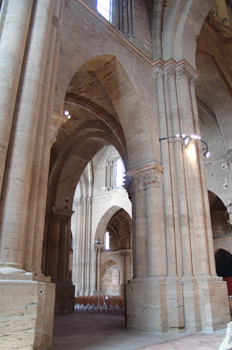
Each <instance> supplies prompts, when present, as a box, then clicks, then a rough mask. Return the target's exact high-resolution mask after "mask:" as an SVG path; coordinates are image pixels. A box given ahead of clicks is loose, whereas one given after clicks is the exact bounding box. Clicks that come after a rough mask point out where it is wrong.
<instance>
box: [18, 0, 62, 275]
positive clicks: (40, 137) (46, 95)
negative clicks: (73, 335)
mask: <svg viewBox="0 0 232 350" xmlns="http://www.w3.org/2000/svg"><path fill="white" fill-rule="evenodd" d="M59 10H60V0H58V1H56V8H55V10H54V16H53V26H52V31H51V37H50V42H49V52H48V61H47V66H46V73H45V80H44V88H43V96H42V108H41V112H40V117H39V122H38V132H37V142H36V157H35V158H34V164H33V171H32V186H31V192H30V197H29V205H28V207H29V214H28V223H27V234H26V242H25V257H24V267H25V269H26V270H27V271H32V270H34V271H35V272H36V273H37V274H40V273H41V245H42V235H43V229H42V227H41V228H40V231H37V230H36V221H37V220H39V221H42V222H44V219H43V216H42V214H44V210H45V207H43V212H42V213H41V214H40V212H39V210H40V203H41V201H43V198H45V197H46V196H45V193H44V191H43V192H42V191H39V189H40V188H39V187H40V186H39V184H40V177H41V171H40V170H41V165H42V155H43V149H44V136H45V127H46V124H47V119H49V121H50V118H49V115H50V114H51V113H52V110H51V105H50V103H49V102H50V101H49V100H52V101H53V95H54V88H55V83H54V81H55V79H54V73H55V74H56V69H55V71H54V70H53V64H54V55H55V52H56V45H57V46H58V47H59V46H60V45H59V43H57V42H56V37H57V27H58V18H57V16H59ZM56 15H57V16H56ZM56 59H57V57H55V60H56ZM52 78H53V79H52ZM49 129H50V126H49ZM47 168H48V164H47ZM37 212H38V213H39V214H40V216H39V217H38V215H37ZM39 247H40V249H39ZM34 265H35V266H34Z"/></svg>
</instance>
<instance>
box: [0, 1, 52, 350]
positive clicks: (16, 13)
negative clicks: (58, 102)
mask: <svg viewBox="0 0 232 350" xmlns="http://www.w3.org/2000/svg"><path fill="white" fill-rule="evenodd" d="M54 2H55V0H38V1H27V0H19V1H13V0H9V1H4V11H5V20H4V25H3V28H1V42H0V76H1V79H0V81H1V91H2V93H1V97H0V105H1V107H0V108H1V111H0V115H1V116H0V118H3V119H1V123H0V149H1V151H0V188H2V192H1V205H0V221H1V232H0V240H1V242H0V288H1V295H2V301H3V303H4V305H5V310H6V311H4V322H5V323H6V324H8V325H9V329H8V330H7V334H5V333H2V334H1V339H0V343H1V345H2V346H3V347H4V348H5V349H8V348H9V347H12V346H14V344H17V345H18V346H20V347H22V348H23V347H30V348H32V347H33V348H45V347H46V348H51V340H52V327H53V326H52V325H53V315H54V296H55V285H54V284H53V283H49V282H50V279H49V278H48V279H45V280H39V281H38V280H37V281H36V280H34V276H33V274H32V270H33V269H32V266H31V264H30V267H29V268H28V269H26V268H25V261H24V256H25V255H24V253H25V239H26V228H27V225H28V208H29V201H28V199H29V193H30V190H31V188H32V186H33V184H32V173H33V162H34V158H35V156H36V135H37V132H38V125H39V115H40V109H41V105H42V102H41V101H42V91H43V90H46V89H45V85H44V82H45V79H44V77H45V74H46V67H47V62H48V46H49V42H50V37H51V28H52V19H53V9H54ZM47 98H48V95H47ZM40 131H41V133H43V131H42V130H40ZM9 134H10V141H9V142H8V140H9ZM6 152H7V157H6ZM3 171H4V181H3V184H2V176H3ZM37 172H38V173H40V168H38V169H37ZM35 200H37V198H35ZM41 233H42V232H40V235H41V236H42V234H41ZM30 234H31V237H33V235H34V231H33V232H30ZM37 249H38V250H40V251H41V246H40V247H37ZM30 253H31V252H30ZM39 263H40V264H41V260H40V262H39ZM28 271H30V272H28ZM6 280H8V282H6ZM15 300H20V305H18V306H17V308H18V311H19V312H18V313H17V315H16V314H15ZM28 305H30V307H28ZM12 314H14V315H15V316H14V321H12ZM22 315H24V316H25V317H26V319H27V324H28V327H27V329H25V319H24V318H22ZM35 315H36V317H35ZM16 325H17V326H16ZM22 334H23V339H22V336H21V335H22ZM6 339H7V340H6ZM9 344H10V345H9ZM12 344H13V345H12Z"/></svg>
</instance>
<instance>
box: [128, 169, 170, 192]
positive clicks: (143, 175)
mask: <svg viewBox="0 0 232 350" xmlns="http://www.w3.org/2000/svg"><path fill="white" fill-rule="evenodd" d="M162 172H163V166H162V165H161V164H159V163H153V164H149V165H146V166H143V167H141V168H137V169H133V170H129V171H127V173H126V181H125V185H124V187H125V188H126V190H127V191H128V192H129V193H131V194H134V193H135V192H138V191H144V190H146V189H147V188H150V187H152V186H159V177H158V176H159V174H161V173H162Z"/></svg>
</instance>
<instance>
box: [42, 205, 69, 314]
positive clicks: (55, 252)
mask: <svg viewBox="0 0 232 350" xmlns="http://www.w3.org/2000/svg"><path fill="white" fill-rule="evenodd" d="M72 214H73V211H70V210H68V209H63V208H55V207H53V208H52V215H51V217H50V224H49V225H48V227H49V232H48V234H47V235H46V236H47V237H48V251H47V269H46V273H47V274H48V275H49V276H51V279H52V282H55V283H56V300H55V313H56V314H63V313H70V312H73V310H74V286H73V284H72V282H71V281H70V280H69V254H70V249H71V240H70V234H71V233H70V232H71V231H70V221H71V216H72Z"/></svg>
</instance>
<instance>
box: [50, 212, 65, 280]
mask: <svg viewBox="0 0 232 350" xmlns="http://www.w3.org/2000/svg"><path fill="white" fill-rule="evenodd" d="M61 220H62V216H61V215H60V214H59V213H58V212H57V211H56V210H55V208H52V215H51V218H50V224H49V234H48V251H47V262H48V263H47V269H46V270H47V274H48V275H49V276H51V279H52V281H54V282H56V281H57V280H58V262H59V241H60V224H61Z"/></svg>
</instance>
